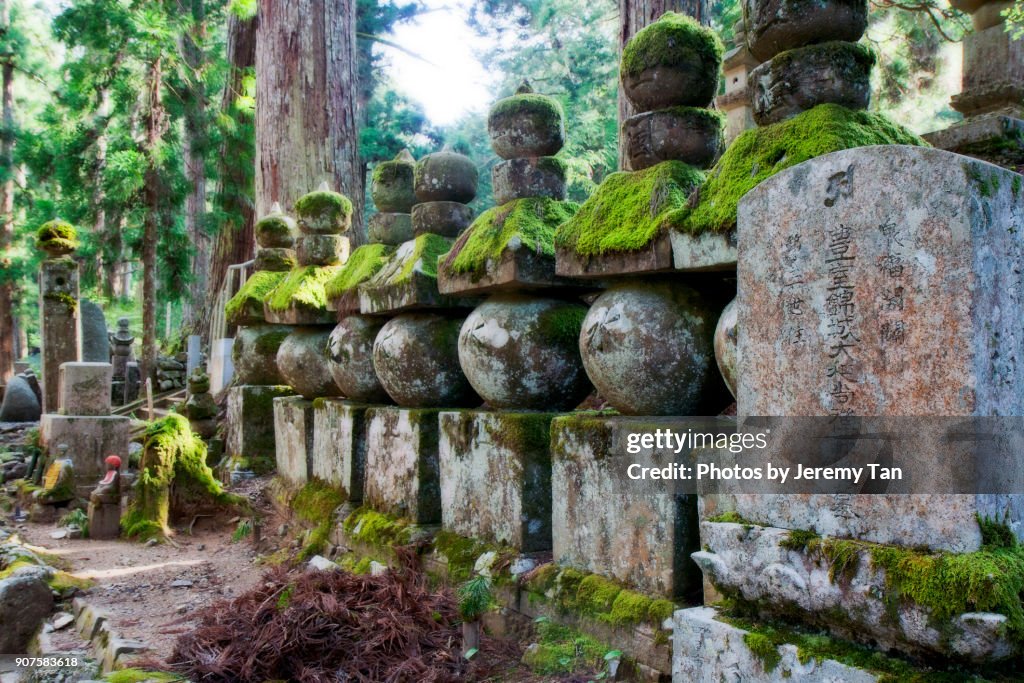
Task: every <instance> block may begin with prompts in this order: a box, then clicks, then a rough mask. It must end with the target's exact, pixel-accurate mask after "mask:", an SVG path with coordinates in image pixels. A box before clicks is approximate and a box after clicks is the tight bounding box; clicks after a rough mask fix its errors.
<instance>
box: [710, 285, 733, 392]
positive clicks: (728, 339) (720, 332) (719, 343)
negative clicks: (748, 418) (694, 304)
mask: <svg viewBox="0 0 1024 683" xmlns="http://www.w3.org/2000/svg"><path fill="white" fill-rule="evenodd" d="M738 331H739V328H738V327H737V325H736V300H735V299H733V300H732V301H730V302H729V304H728V305H727V306H726V307H725V309H724V310H723V311H722V315H721V316H720V317H719V318H718V325H717V326H716V327H715V361H717V362H718V370H719V372H721V373H722V379H724V380H725V386H727V387H729V391H730V392H731V393H732V396H733V398H736V335H737V332H738Z"/></svg>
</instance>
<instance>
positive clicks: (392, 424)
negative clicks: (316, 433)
mask: <svg viewBox="0 0 1024 683" xmlns="http://www.w3.org/2000/svg"><path fill="white" fill-rule="evenodd" d="M439 412H440V411H438V410H435V409H408V408H390V407H374V408H370V409H368V410H367V411H366V482H365V484H364V488H363V501H364V502H365V503H366V504H368V505H370V506H371V507H373V509H375V510H379V511H381V512H386V513H388V514H391V515H394V516H396V517H403V518H406V519H409V520H410V521H412V522H413V523H414V524H438V523H440V522H441V488H440V481H439V478H440V476H439V475H440V473H439V471H438V470H439V467H438V451H437V445H438V413H439Z"/></svg>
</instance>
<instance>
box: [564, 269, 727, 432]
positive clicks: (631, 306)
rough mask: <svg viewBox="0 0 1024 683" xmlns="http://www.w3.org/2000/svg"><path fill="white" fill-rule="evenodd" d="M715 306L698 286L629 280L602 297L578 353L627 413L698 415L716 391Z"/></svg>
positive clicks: (611, 399)
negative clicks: (709, 395) (696, 289)
mask: <svg viewBox="0 0 1024 683" xmlns="http://www.w3.org/2000/svg"><path fill="white" fill-rule="evenodd" d="M717 313H718V312H717V311H716V310H714V309H713V308H712V307H711V306H709V305H708V304H707V302H705V301H704V299H703V298H702V297H701V296H700V295H699V294H698V293H697V292H696V291H695V290H693V289H691V288H690V287H687V286H686V285H683V284H680V283H678V282H671V281H665V280H653V281H627V282H624V283H622V284H616V285H614V286H613V287H612V288H611V289H609V290H607V291H606V292H605V293H604V294H602V295H601V296H599V297H598V298H597V300H596V301H595V302H594V303H593V305H592V306H591V307H590V311H589V312H588V313H587V317H586V319H585V320H584V321H583V332H582V333H581V335H580V352H581V354H582V356H583V366H584V367H585V368H586V370H587V375H588V376H589V377H590V381H592V382H593V383H594V386H595V387H596V388H597V390H598V392H599V393H600V394H601V395H602V396H603V397H604V398H605V399H607V400H608V403H609V404H611V406H612V407H614V408H615V409H616V410H618V411H619V412H620V413H623V414H624V415H694V414H696V413H697V411H699V410H700V408H701V407H702V406H703V405H704V404H705V401H706V400H707V399H708V398H709V397H708V396H707V393H708V391H709V389H711V390H712V391H711V393H715V394H717V391H715V390H714V389H717V387H715V385H714V384H713V382H717V381H718V378H717V376H716V375H717V368H716V367H715V359H714V358H715V352H714V346H713V342H712V337H713V335H714V326H715V322H716V321H717V319H718V316H717Z"/></svg>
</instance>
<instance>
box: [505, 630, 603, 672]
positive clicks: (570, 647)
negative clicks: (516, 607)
mask: <svg viewBox="0 0 1024 683" xmlns="http://www.w3.org/2000/svg"><path fill="white" fill-rule="evenodd" d="M608 650H609V648H607V647H605V646H604V645H602V644H601V643H600V642H598V641H597V640H595V639H594V638H591V637H590V636H588V635H584V634H582V633H580V632H579V631H576V630H575V629H572V628H569V627H568V626H560V625H559V624H555V623H553V622H551V621H547V620H542V621H539V622H538V623H537V646H536V647H534V648H531V649H529V650H527V652H526V654H524V655H523V663H524V664H526V665H527V666H528V667H530V669H532V670H533V671H534V672H535V673H538V674H541V675H545V676H551V675H557V674H571V673H574V672H577V671H585V670H599V669H601V668H603V667H604V655H605V653H606V652H608Z"/></svg>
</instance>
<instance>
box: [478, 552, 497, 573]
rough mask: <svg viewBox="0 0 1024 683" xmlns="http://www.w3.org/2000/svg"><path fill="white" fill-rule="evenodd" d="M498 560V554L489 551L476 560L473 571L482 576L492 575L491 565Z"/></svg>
mask: <svg viewBox="0 0 1024 683" xmlns="http://www.w3.org/2000/svg"><path fill="white" fill-rule="evenodd" d="M497 558H498V553H496V552H494V551H493V550H488V551H487V552H486V553H484V554H483V555H481V556H480V557H478V558H476V564H474V565H473V570H474V571H475V572H476V573H477V574H480V575H482V576H490V575H491V565H493V564H494V561H495V560H496V559H497Z"/></svg>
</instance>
